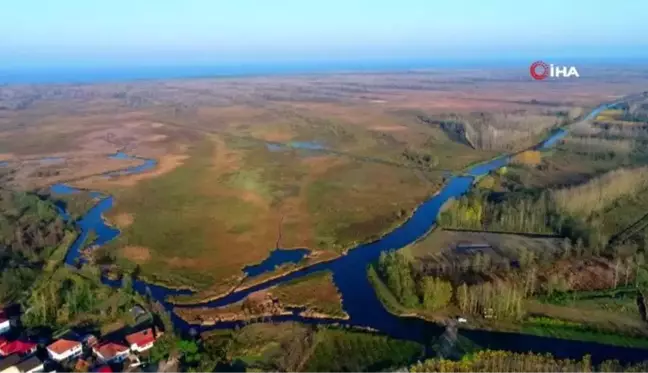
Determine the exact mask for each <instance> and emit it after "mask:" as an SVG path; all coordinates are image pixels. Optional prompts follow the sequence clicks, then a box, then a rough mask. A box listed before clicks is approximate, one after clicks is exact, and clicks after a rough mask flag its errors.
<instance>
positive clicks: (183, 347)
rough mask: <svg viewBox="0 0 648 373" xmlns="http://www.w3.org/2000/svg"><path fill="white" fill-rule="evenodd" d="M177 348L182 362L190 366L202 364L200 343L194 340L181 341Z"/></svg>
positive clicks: (177, 343)
mask: <svg viewBox="0 0 648 373" xmlns="http://www.w3.org/2000/svg"><path fill="white" fill-rule="evenodd" d="M176 347H177V349H178V352H179V353H180V358H181V361H182V362H183V363H184V364H186V365H188V366H194V365H196V364H197V363H199V362H200V359H201V357H202V353H201V351H200V346H199V345H198V342H196V341H193V340H186V339H180V340H178V341H177V342H176Z"/></svg>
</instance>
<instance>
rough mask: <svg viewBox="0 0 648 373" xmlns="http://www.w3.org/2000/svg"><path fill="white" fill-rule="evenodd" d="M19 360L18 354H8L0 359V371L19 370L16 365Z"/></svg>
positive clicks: (7, 372) (3, 372)
mask: <svg viewBox="0 0 648 373" xmlns="http://www.w3.org/2000/svg"><path fill="white" fill-rule="evenodd" d="M19 362H20V356H18V354H13V355H9V356H7V357H6V358H4V359H2V360H0V373H10V372H12V373H13V372H15V373H18V372H20V371H19V370H18V368H16V365H17V364H18V363H19Z"/></svg>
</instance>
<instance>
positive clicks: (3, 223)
mask: <svg viewBox="0 0 648 373" xmlns="http://www.w3.org/2000/svg"><path fill="white" fill-rule="evenodd" d="M70 231H71V227H69V226H68V225H67V224H66V223H65V222H64V221H63V220H62V219H61V218H60V216H59V215H58V213H57V211H56V208H55V206H54V205H53V204H52V203H51V202H50V201H47V200H42V199H41V198H40V197H39V196H38V195H36V194H32V193H24V192H16V191H10V190H6V189H0V271H1V272H2V274H1V275H0V303H3V302H12V301H17V300H19V298H21V297H22V296H23V295H24V294H25V293H26V290H27V289H28V288H29V287H30V286H31V284H32V283H33V282H34V280H35V279H36V278H37V277H38V276H39V275H40V270H41V268H42V266H43V263H44V262H45V259H46V258H47V257H48V256H49V255H50V254H51V252H52V251H53V250H54V249H55V248H56V247H57V246H59V245H60V244H61V242H62V241H63V238H64V237H65V235H66V232H70Z"/></svg>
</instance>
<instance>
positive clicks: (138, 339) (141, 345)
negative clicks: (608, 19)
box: [126, 328, 155, 352]
mask: <svg viewBox="0 0 648 373" xmlns="http://www.w3.org/2000/svg"><path fill="white" fill-rule="evenodd" d="M126 341H127V342H128V344H129V345H130V348H131V350H133V351H137V352H142V351H146V350H148V349H149V348H151V347H153V344H154V343H155V334H154V333H153V329H151V328H148V329H144V330H141V331H139V332H137V333H133V334H129V335H127V336H126Z"/></svg>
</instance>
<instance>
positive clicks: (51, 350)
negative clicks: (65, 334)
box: [47, 339, 83, 362]
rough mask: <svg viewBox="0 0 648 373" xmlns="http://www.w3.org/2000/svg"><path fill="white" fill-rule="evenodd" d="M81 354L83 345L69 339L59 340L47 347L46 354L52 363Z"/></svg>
mask: <svg viewBox="0 0 648 373" xmlns="http://www.w3.org/2000/svg"><path fill="white" fill-rule="evenodd" d="M81 353H83V345H82V344H81V342H77V341H72V340H69V339H59V340H57V341H56V342H54V343H52V344H51V345H49V346H47V354H48V355H49V357H50V358H51V359H52V360H54V361H59V362H60V361H63V360H66V359H69V358H74V357H77V356H79V355H81Z"/></svg>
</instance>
